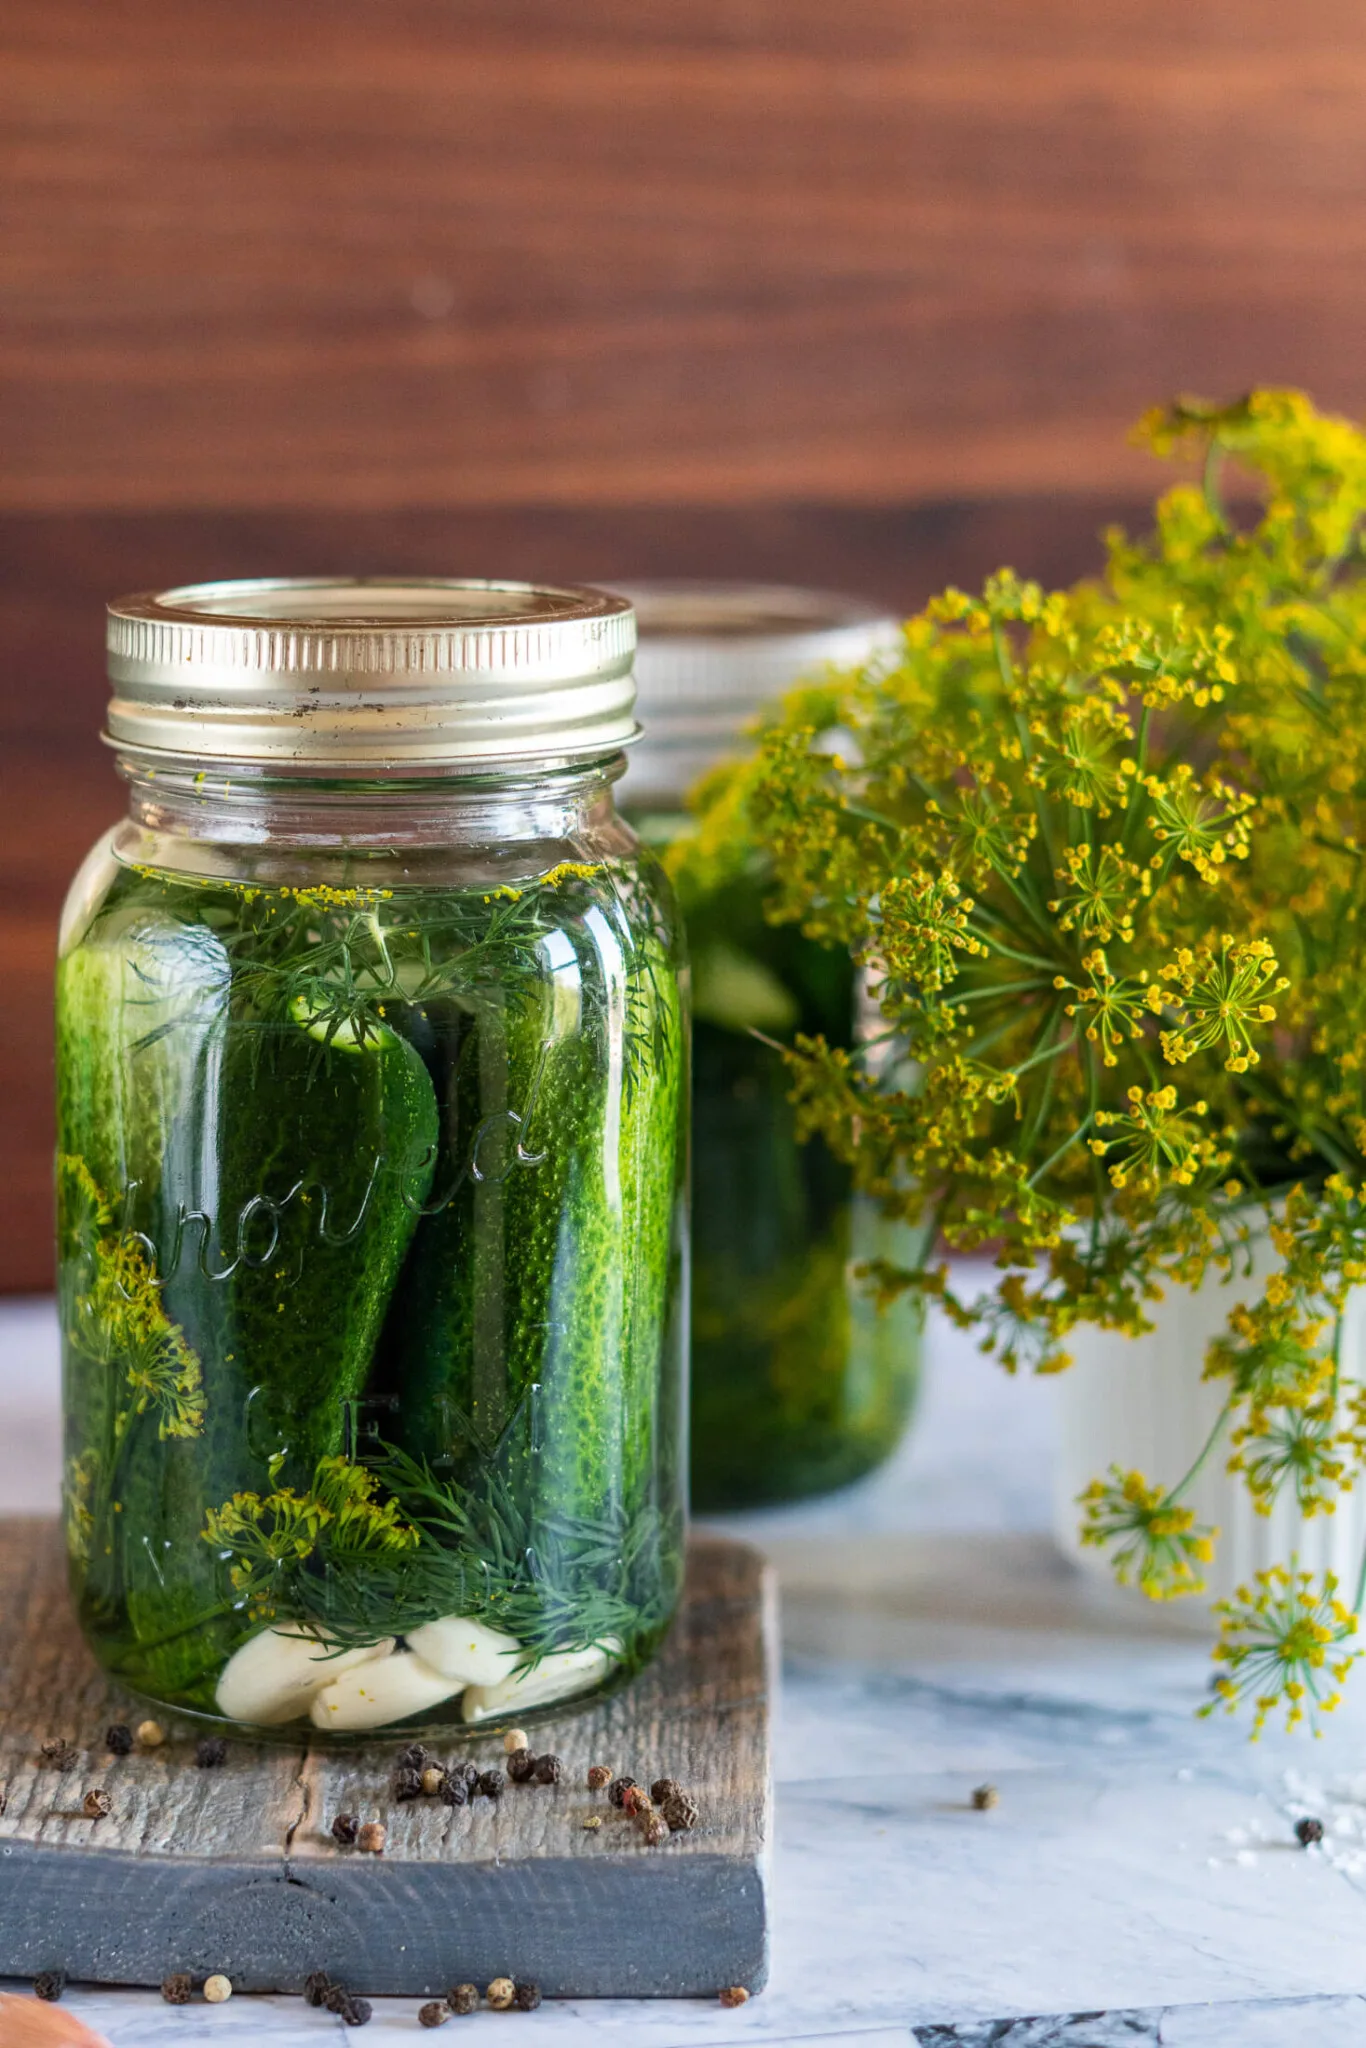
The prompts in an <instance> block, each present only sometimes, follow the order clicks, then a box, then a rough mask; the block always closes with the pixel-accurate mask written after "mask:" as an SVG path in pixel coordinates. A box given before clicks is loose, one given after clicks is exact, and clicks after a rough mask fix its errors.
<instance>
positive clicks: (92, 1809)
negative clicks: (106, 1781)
mask: <svg viewBox="0 0 1366 2048" xmlns="http://www.w3.org/2000/svg"><path fill="white" fill-rule="evenodd" d="M113 1810H114V1802H113V1800H112V1799H111V1798H110V1797H109V1794H108V1793H107V1792H106V1791H105V1789H104V1787H103V1785H96V1786H94V1787H93V1788H92V1789H91V1790H90V1791H89V1792H87V1793H86V1795H85V1797H84V1799H83V1800H82V1801H81V1812H82V1813H83V1814H84V1815H85V1817H86V1819H87V1820H104V1819H106V1818H107V1816H108V1815H109V1814H111V1813H112V1812H113Z"/></svg>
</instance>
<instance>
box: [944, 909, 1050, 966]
mask: <svg viewBox="0 0 1366 2048" xmlns="http://www.w3.org/2000/svg"><path fill="white" fill-rule="evenodd" d="M977 909H978V911H979V912H980V913H981V914H982V915H983V916H986V917H991V916H992V915H993V912H992V911H990V910H989V909H988V908H987V907H986V905H984V904H982V903H979V904H978V905H977ZM967 929H968V930H969V931H970V932H971V933H972V935H973V937H974V938H975V939H981V941H982V942H983V944H984V945H987V946H990V948H991V950H992V952H993V953H1000V954H1002V955H1004V957H1005V958H1006V959H1007V960H1018V962H1019V963H1020V965H1021V967H1042V968H1043V969H1044V971H1045V973H1047V974H1056V972H1057V968H1058V963H1057V961H1056V960H1045V959H1043V958H1042V957H1041V955H1040V954H1038V953H1019V952H1017V951H1016V950H1015V948H1014V947H1013V946H1008V945H1007V944H1006V943H1005V941H1004V939H999V938H997V936H996V934H995V932H993V931H992V930H991V928H990V926H989V925H988V927H987V928H986V929H985V930H983V928H982V926H981V925H979V924H976V923H974V922H973V920H972V918H969V919H968V922H967ZM1006 929H1007V930H1008V931H1012V932H1013V931H1014V929H1015V927H1014V926H1013V925H1007V927H1006Z"/></svg>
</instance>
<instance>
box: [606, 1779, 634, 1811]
mask: <svg viewBox="0 0 1366 2048" xmlns="http://www.w3.org/2000/svg"><path fill="white" fill-rule="evenodd" d="M635 1782H636V1781H635V1779H634V1778H613V1780H612V1782H611V1784H610V1785H609V1786H608V1787H607V1797H608V1798H609V1799H610V1800H611V1802H612V1804H613V1806H620V1805H621V1804H622V1801H623V1800H624V1799H625V1797H626V1794H627V1793H628V1792H629V1791H630V1789H631V1787H632V1786H633V1785H634V1784H635Z"/></svg>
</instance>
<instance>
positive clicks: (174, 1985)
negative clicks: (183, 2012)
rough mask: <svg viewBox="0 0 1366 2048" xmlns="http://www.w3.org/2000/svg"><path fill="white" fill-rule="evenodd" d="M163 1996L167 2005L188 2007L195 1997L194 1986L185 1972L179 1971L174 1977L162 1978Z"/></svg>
mask: <svg viewBox="0 0 1366 2048" xmlns="http://www.w3.org/2000/svg"><path fill="white" fill-rule="evenodd" d="M161 1995H162V1997H163V1998H164V1999H165V2001H166V2003H167V2005H188V2004H189V2002H190V2000H191V1998H192V1997H193V1996H194V1985H193V1983H192V1982H191V1980H190V1978H189V1976H188V1975H187V1974H186V1972H185V1971H184V1970H177V1971H176V1972H175V1974H174V1975H173V1976H170V1977H163V1978H162V1980H161Z"/></svg>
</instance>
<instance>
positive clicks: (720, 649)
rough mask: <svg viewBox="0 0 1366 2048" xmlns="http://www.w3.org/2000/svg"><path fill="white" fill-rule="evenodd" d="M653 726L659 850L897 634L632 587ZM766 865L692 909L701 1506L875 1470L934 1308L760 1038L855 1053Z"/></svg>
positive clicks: (833, 966)
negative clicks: (799, 710)
mask: <svg viewBox="0 0 1366 2048" xmlns="http://www.w3.org/2000/svg"><path fill="white" fill-rule="evenodd" d="M629 595H630V597H631V600H632V602H633V604H634V605H635V608H636V616H637V623H638V628H639V633H640V645H639V648H638V650H637V656H636V680H637V686H638V691H639V697H638V705H639V709H640V711H641V715H642V718H643V721H644V727H645V733H644V738H643V739H642V741H641V743H640V745H639V746H638V747H637V748H635V749H634V750H633V752H632V756H631V763H630V768H629V771H628V775H627V779H626V784H625V790H624V808H625V809H626V811H627V814H628V816H630V817H631V818H632V820H633V822H634V823H635V825H636V827H637V829H638V830H639V831H640V833H641V835H642V837H644V838H645V839H647V840H648V841H650V842H652V843H654V844H658V845H664V844H667V843H668V842H670V841H671V840H673V839H674V838H675V837H676V835H677V834H678V833H680V832H682V831H685V830H686V829H687V820H686V817H685V816H684V815H683V808H684V796H685V793H686V791H687V790H688V789H689V787H690V786H691V785H692V783H693V782H695V781H696V779H697V777H698V776H699V775H701V774H702V773H703V772H704V771H705V770H706V769H708V768H710V767H711V766H713V765H714V764H715V763H716V762H717V761H719V760H721V759H723V758H724V757H725V756H727V755H728V754H733V753H735V752H736V751H737V750H738V749H739V746H740V744H741V741H740V735H741V733H742V731H743V729H744V727H745V725H746V723H747V722H748V721H749V719H750V718H751V717H753V716H754V714H756V713H757V712H758V711H760V710H761V709H762V707H763V704H764V703H765V701H766V700H767V699H770V698H772V697H774V696H776V695H778V694H780V693H781V692H782V691H784V690H786V689H788V688H790V687H791V686H792V685H793V684H794V683H796V682H797V681H798V680H799V679H800V678H802V677H811V676H813V675H816V674H818V673H819V671H820V670H821V669H822V668H824V667H826V666H827V665H828V664H830V663H836V664H838V665H840V666H842V667H849V666H852V665H854V664H857V663H861V662H864V661H866V660H868V659H870V658H871V657H872V656H873V655H874V654H875V653H876V652H877V651H878V650H879V649H880V648H883V647H886V646H888V645H890V644H892V643H894V642H895V640H896V638H897V627H896V625H895V623H894V622H893V621H891V620H889V619H887V618H885V617H884V616H883V615H882V614H881V613H879V612H877V611H876V610H874V609H872V608H871V607H869V606H868V605H866V604H864V603H862V602H861V601H859V600H858V599H853V598H846V597H839V596H832V595H830V594H829V593H827V592H823V591H807V590H789V589H783V588H776V589H775V588H768V587H764V586H754V585H750V584H694V583H657V584H649V585H636V586H631V587H630V588H629ZM764 895H765V877H764V875H763V873H762V872H760V871H757V870H751V871H749V872H746V873H744V874H740V875H737V876H736V877H735V878H734V879H733V880H731V881H729V882H728V883H727V884H726V885H725V886H724V887H722V888H719V889H717V890H716V891H715V892H714V893H712V894H710V895H708V896H707V897H705V898H703V899H701V900H697V899H695V898H694V897H692V896H689V898H688V900H687V901H686V903H685V906H684V908H685V911H686V916H687V923H688V945H689V954H690V957H691V960H692V972H693V1014H694V1038H693V1048H694V1051H693V1057H694V1079H693V1202H692V1213H693V1268H692V1407H691V1474H692V1499H693V1503H694V1505H695V1506H696V1507H699V1508H704V1509H709V1510H721V1509H729V1508H744V1507H754V1506H758V1505H760V1504H763V1503H769V1502H777V1501H785V1500H794V1499H797V1498H799V1497H800V1496H802V1495H808V1494H815V1493H823V1492H826V1491H828V1490H830V1489H832V1488H834V1487H838V1486H843V1485H845V1484H846V1483H847V1482H849V1481H851V1480H854V1479H857V1478H860V1477H861V1476H862V1475H863V1474H864V1473H866V1472H868V1471H870V1470H872V1468H873V1467H874V1466H876V1465H877V1464H879V1463H880V1462H881V1461H882V1459H884V1458H885V1457H886V1456H887V1455H888V1453H889V1452H890V1451H891V1450H892V1449H893V1448H894V1447H895V1445H896V1444H897V1442H898V1441H899V1439H900V1437H901V1434H902V1432H903V1430H904V1428H905V1425H906V1422H907V1419H908V1417H909V1415H910V1413H911V1409H912V1405H913V1402H914V1399H915V1393H916V1388H917V1383H918V1379H919V1367H920V1311H919V1308H918V1306H917V1304H916V1303H915V1302H914V1301H912V1300H911V1299H910V1298H909V1297H904V1298H903V1299H902V1301H901V1302H900V1303H898V1304H896V1305H895V1306H893V1307H890V1308H888V1309H885V1310H882V1311H879V1310H878V1309H877V1308H876V1306H875V1305H874V1302H873V1300H872V1297H871V1295H870V1293H869V1290H868V1288H867V1286H866V1285H865V1283H864V1282H863V1281H862V1279H861V1278H860V1277H859V1272H858V1269H859V1268H860V1266H861V1265H863V1263H864V1262H866V1261H869V1260H873V1259H878V1258H882V1259H887V1260H890V1261H896V1260H897V1259H898V1258H901V1259H903V1260H904V1259H906V1258H907V1257H908V1256H913V1254H911V1253H908V1249H907V1245H906V1242H905V1240H906V1238H907V1237H908V1235H909V1233H907V1231H906V1229H905V1226H904V1225H894V1224H892V1223H890V1222H888V1221H887V1220H886V1219H885V1218H884V1217H883V1216H882V1214H881V1212H880V1210H879V1209H878V1207H877V1205H876V1204H875V1203H873V1202H871V1201H869V1200H867V1199H866V1198H865V1197H863V1196H860V1195H857V1194H855V1193H854V1192H853V1191H852V1189H851V1186H850V1177H849V1174H848V1171H847V1169H846V1168H845V1167H844V1166H842V1165H841V1164H840V1163H839V1161H838V1160H836V1159H835V1158H834V1157H833V1155H832V1154H831V1153H830V1152H829V1151H828V1150H827V1148H826V1147H825V1145H824V1144H823V1143H822V1142H820V1141H819V1140H813V1141H811V1142H810V1143H807V1144H801V1143H799V1142H798V1139H797V1134H796V1127H795V1119H794V1115H793V1111H792V1108H791V1106H790V1104H789V1101H788V1081H787V1075H786V1071H785V1069H784V1066H783V1063H782V1060H781V1059H780V1058H779V1056H778V1055H777V1054H776V1053H775V1052H774V1051H773V1050H772V1047H771V1045H768V1044H765V1043H763V1041H762V1040H761V1039H759V1038H757V1037H756V1036H755V1035H754V1033H755V1032H756V1031H759V1032H763V1033H764V1034H765V1036H766V1037H768V1038H770V1039H772V1038H780V1039H790V1038H791V1037H792V1036H793V1035H794V1034H795V1033H797V1032H805V1033H811V1034H814V1033H817V1032H820V1033H822V1034H824V1036H825V1037H826V1039H827V1040H828V1041H829V1042H830V1043H831V1044H832V1045H839V1046H848V1045H851V1044H853V1043H854V1041H855V1038H856V1036H857V1033H858V1026H859V997H860V990H859V986H858V982H857V979H856V976H855V972H854V968H853V965H852V963H851V961H850V960H849V957H848V955H847V954H845V953H842V952H840V951H838V950H835V949H833V948H830V947H826V946H821V945H818V944H816V943H815V942H814V941H812V940H809V939H806V938H803V936H802V935H801V933H800V932H799V931H797V930H796V929H795V928H793V927H791V926H774V925H771V924H769V923H768V922H767V920H766V919H765V916H764Z"/></svg>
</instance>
